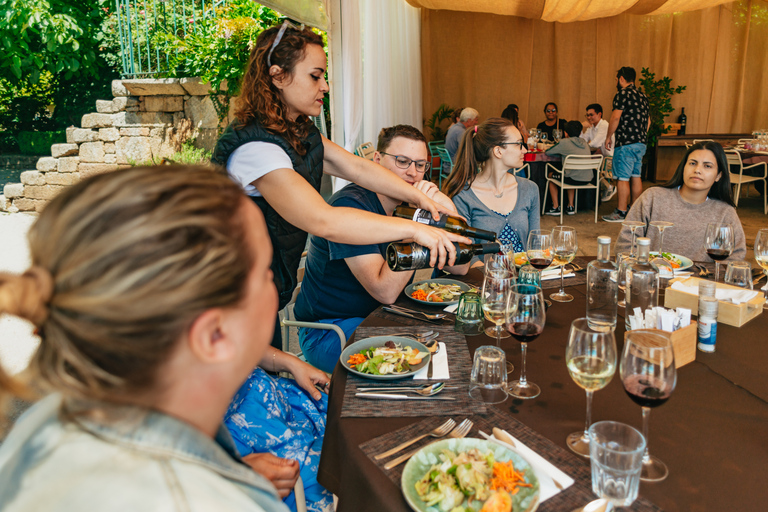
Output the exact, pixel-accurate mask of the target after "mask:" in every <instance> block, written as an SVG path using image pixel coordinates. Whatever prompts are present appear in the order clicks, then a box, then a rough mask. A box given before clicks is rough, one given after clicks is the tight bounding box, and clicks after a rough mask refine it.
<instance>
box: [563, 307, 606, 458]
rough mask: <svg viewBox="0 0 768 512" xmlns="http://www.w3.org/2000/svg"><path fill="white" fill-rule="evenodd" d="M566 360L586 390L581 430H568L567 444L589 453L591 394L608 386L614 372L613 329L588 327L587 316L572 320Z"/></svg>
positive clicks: (575, 378) (581, 386)
mask: <svg viewBox="0 0 768 512" xmlns="http://www.w3.org/2000/svg"><path fill="white" fill-rule="evenodd" d="M565 362H566V364H567V366H568V373H569V374H570V375H571V378H572V379H573V381H574V382H575V383H576V384H578V385H579V387H580V388H582V389H584V390H585V391H586V392H587V421H586V423H585V425H584V431H583V432H573V433H572V434H569V435H568V437H567V439H566V444H567V445H568V448H570V449H571V450H572V451H573V452H574V453H577V454H579V455H581V456H582V457H589V427H590V425H591V424H592V395H593V393H594V392H595V391H598V390H600V389H603V388H604V387H605V386H607V385H608V383H609V382H611V379H613V375H614V374H615V373H616V337H615V336H614V333H613V331H609V332H598V331H595V330H593V329H591V328H590V327H589V325H588V324H587V319H586V318H577V319H576V320H574V321H573V322H572V323H571V331H570V333H569V335H568V347H567V348H566V350H565Z"/></svg>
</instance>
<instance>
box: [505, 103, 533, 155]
mask: <svg viewBox="0 0 768 512" xmlns="http://www.w3.org/2000/svg"><path fill="white" fill-rule="evenodd" d="M501 117H503V118H504V119H509V120H510V121H512V122H513V123H514V125H515V126H516V127H517V129H518V130H519V131H520V135H522V136H523V140H524V141H527V140H528V137H530V134H529V133H528V128H526V127H525V123H524V122H523V120H522V119H520V110H519V109H518V108H517V105H515V104H514V103H510V104H509V105H507V108H505V109H504V110H503V111H502V113H501ZM526 147H528V145H527V144H526Z"/></svg>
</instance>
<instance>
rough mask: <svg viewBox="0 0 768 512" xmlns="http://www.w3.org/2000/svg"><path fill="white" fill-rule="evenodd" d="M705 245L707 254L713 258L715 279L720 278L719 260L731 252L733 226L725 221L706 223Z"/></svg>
mask: <svg viewBox="0 0 768 512" xmlns="http://www.w3.org/2000/svg"><path fill="white" fill-rule="evenodd" d="M704 243H705V245H706V248H707V255H708V256H709V257H710V258H712V259H713V260H715V281H719V280H720V262H721V261H723V260H725V259H728V256H730V255H731V252H733V226H731V225H730V224H727V223H720V222H710V223H709V224H707V234H706V240H705V242H704Z"/></svg>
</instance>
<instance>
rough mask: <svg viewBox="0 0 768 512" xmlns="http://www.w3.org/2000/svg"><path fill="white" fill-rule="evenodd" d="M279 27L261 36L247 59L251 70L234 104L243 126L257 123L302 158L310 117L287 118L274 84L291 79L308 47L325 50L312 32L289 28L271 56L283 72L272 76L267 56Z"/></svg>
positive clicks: (268, 30)
mask: <svg viewBox="0 0 768 512" xmlns="http://www.w3.org/2000/svg"><path fill="white" fill-rule="evenodd" d="M279 30H280V26H279V25H278V26H275V27H270V28H268V29H267V30H265V31H263V32H262V33H261V34H259V37H258V38H256V44H255V45H254V47H253V49H252V50H251V56H250V58H249V59H248V68H247V69H246V71H245V74H244V75H243V81H242V84H241V87H240V91H241V93H240V96H238V97H237V99H236V101H235V117H236V118H237V120H238V122H239V123H240V124H242V125H247V124H249V123H251V122H254V121H257V122H258V123H260V124H261V125H262V126H263V127H264V128H266V129H267V130H269V131H271V132H274V133H276V134H278V135H280V136H282V137H285V139H286V140H287V141H288V142H289V143H290V144H291V146H292V147H293V148H294V149H295V150H296V151H297V152H298V153H299V154H301V155H303V154H304V153H305V152H306V149H305V148H304V147H303V146H302V144H301V140H302V139H303V138H305V137H306V136H307V134H308V133H309V128H310V127H311V126H312V123H311V121H310V120H309V118H308V117H307V116H304V115H301V116H299V117H298V118H297V119H296V120H295V121H291V120H290V119H288V118H287V110H288V109H287V107H286V105H285V102H283V99H282V97H281V95H280V91H279V89H278V88H277V87H275V85H274V83H273V82H272V81H273V80H274V79H280V78H283V77H286V76H287V77H292V75H293V73H294V70H295V68H296V64H298V63H299V62H301V60H302V59H303V58H304V56H305V55H306V48H307V46H308V45H311V44H316V45H318V46H320V47H321V48H322V46H323V39H322V38H321V37H320V36H319V35H317V34H315V33H314V32H312V31H311V30H310V29H309V28H304V29H301V30H297V29H295V28H288V29H287V30H286V31H285V33H284V34H283V37H282V39H281V40H280V42H279V43H278V45H277V46H276V47H275V49H274V51H273V52H272V56H271V60H272V65H276V66H278V67H279V68H280V72H279V73H278V74H276V75H270V74H269V68H270V66H269V65H268V64H267V56H268V54H269V50H270V48H272V43H274V41H275V38H276V37H277V33H278V31H279Z"/></svg>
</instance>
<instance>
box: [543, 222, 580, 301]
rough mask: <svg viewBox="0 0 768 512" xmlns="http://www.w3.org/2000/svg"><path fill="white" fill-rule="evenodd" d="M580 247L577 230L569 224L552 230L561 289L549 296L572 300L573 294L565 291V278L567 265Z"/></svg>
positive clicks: (556, 298) (557, 299) (554, 257)
mask: <svg viewBox="0 0 768 512" xmlns="http://www.w3.org/2000/svg"><path fill="white" fill-rule="evenodd" d="M578 248H579V245H578V243H577V242H576V230H575V229H574V228H571V227H568V226H557V227H555V228H554V229H553V230H552V253H553V258H552V264H553V265H559V266H560V291H559V292H557V293H553V294H551V295H550V296H549V298H550V299H552V300H554V301H555V302H571V301H572V300H573V295H570V294H568V293H565V287H564V286H563V280H564V277H565V266H566V265H567V264H569V263H570V262H571V261H573V258H574V257H575V256H576V249H578Z"/></svg>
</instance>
